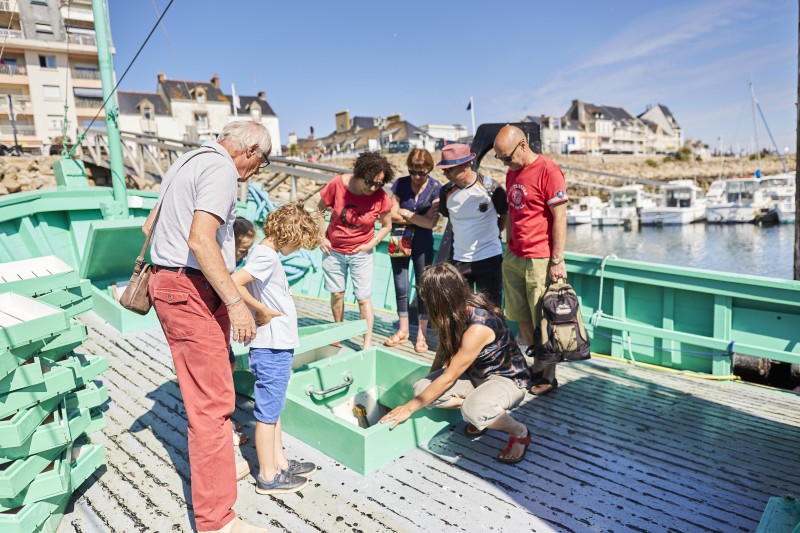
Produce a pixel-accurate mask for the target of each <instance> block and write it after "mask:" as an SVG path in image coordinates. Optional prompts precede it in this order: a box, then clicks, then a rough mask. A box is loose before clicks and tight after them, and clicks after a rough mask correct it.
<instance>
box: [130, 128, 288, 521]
mask: <svg viewBox="0 0 800 533" xmlns="http://www.w3.org/2000/svg"><path fill="white" fill-rule="evenodd" d="M271 150H272V141H271V139H270V135H269V132H268V131H267V129H266V128H264V126H262V125H261V124H259V123H257V122H250V121H240V122H232V123H230V124H228V125H227V126H225V128H224V129H223V130H222V133H221V134H220V135H219V138H218V140H217V142H210V143H207V144H205V145H203V146H202V147H200V148H198V149H197V150H193V151H191V152H188V153H186V154H184V155H183V156H181V157H180V158H179V159H178V160H177V161H176V162H175V163H174V164H173V165H172V166H171V167H170V169H169V170H168V171H167V174H166V176H165V177H164V180H163V182H162V183H161V192H160V194H159V199H158V202H159V206H160V210H159V206H157V207H156V208H155V209H153V211H152V212H151V214H150V216H149V217H148V219H147V222H146V223H145V227H144V231H145V233H151V232H152V245H151V250H150V257H151V258H152V261H153V265H154V267H153V275H152V276H151V278H150V284H149V286H148V292H149V295H150V300H151V301H152V302H153V307H154V308H155V310H156V314H157V315H158V319H159V321H160V322H161V327H162V328H163V330H164V334H165V335H166V337H167V342H168V343H169V347H170V351H171V352H172V359H173V361H174V363H175V373H176V375H177V376H178V385H179V387H180V389H181V395H182V396H183V403H184V406H185V408H186V417H187V419H188V429H189V463H190V467H191V473H192V477H191V484H192V503H193V507H194V516H195V525H196V527H197V530H198V531H225V532H228V531H233V532H257V531H266V530H265V529H261V528H256V527H254V526H251V525H249V524H246V523H245V522H243V521H242V520H240V519H239V518H238V517H237V516H236V513H235V512H234V511H233V509H232V507H233V504H234V503H235V502H236V496H237V492H236V489H237V487H236V484H237V479H241V478H243V477H245V476H246V475H247V474H248V472H249V469H248V466H247V463H246V462H242V463H240V464H239V465H237V464H236V461H235V456H234V451H233V439H232V431H231V422H230V416H231V413H233V409H234V401H235V395H234V390H233V378H232V376H231V371H230V363H229V360H228V345H229V342H230V340H229V336H230V335H231V331H232V332H233V337H234V340H238V341H240V342H247V341H249V340H250V339H252V338H253V337H254V335H255V332H256V325H255V323H254V321H253V317H252V315H251V313H250V311H249V310H248V308H247V306H246V305H245V303H244V302H243V301H242V298H241V296H240V295H239V291H238V290H237V288H236V285H234V283H233V281H232V280H231V276H230V275H231V273H232V272H233V271H234V268H235V266H236V250H235V246H234V235H233V222H234V220H235V219H236V196H237V190H238V185H239V182H245V181H247V180H248V179H249V178H250V177H251V176H252V175H254V174H255V173H256V172H257V171H258V170H259V168H264V167H266V165H268V164H269V159H268V156H269V154H270V151H271Z"/></svg>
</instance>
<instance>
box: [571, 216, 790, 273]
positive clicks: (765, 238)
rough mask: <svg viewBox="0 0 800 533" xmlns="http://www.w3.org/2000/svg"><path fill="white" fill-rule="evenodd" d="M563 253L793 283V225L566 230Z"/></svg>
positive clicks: (583, 226)
mask: <svg viewBox="0 0 800 533" xmlns="http://www.w3.org/2000/svg"><path fill="white" fill-rule="evenodd" d="M567 251H570V252H579V253H584V254H591V255H599V256H604V255H608V254H616V256H617V257H619V258H620V259H634V260H637V261H648V262H651V263H663V264H668V265H677V266H684V267H692V268H703V269H708V270H719V271H723V272H733V273H737V274H750V275H754V276H767V277H772V278H782V279H792V277H793V273H792V262H793V260H794V224H781V225H774V226H767V227H761V226H757V225H755V224H730V225H725V224H720V225H715V224H703V223H699V224H690V225H685V226H663V227H654V226H643V227H639V228H637V227H634V228H632V229H624V228H622V227H603V228H600V227H592V226H591V225H589V224H583V225H580V226H569V228H568V230H567Z"/></svg>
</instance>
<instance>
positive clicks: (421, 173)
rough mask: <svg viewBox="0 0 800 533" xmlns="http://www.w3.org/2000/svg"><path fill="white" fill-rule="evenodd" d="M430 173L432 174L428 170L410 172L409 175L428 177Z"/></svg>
mask: <svg viewBox="0 0 800 533" xmlns="http://www.w3.org/2000/svg"><path fill="white" fill-rule="evenodd" d="M428 172H430V171H428V170H409V171H408V173H409V174H410V175H411V176H427V175H428Z"/></svg>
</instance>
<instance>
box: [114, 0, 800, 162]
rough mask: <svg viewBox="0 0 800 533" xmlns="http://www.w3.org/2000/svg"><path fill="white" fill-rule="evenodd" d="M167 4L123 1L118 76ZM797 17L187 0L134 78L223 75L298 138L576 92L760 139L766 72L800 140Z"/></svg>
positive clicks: (437, 118)
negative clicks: (344, 116)
mask: <svg viewBox="0 0 800 533" xmlns="http://www.w3.org/2000/svg"><path fill="white" fill-rule="evenodd" d="M167 3H168V1H167V0H138V1H133V0H109V9H110V17H111V31H112V35H113V39H114V45H115V47H116V57H115V66H116V70H117V75H118V76H119V75H121V73H122V71H123V70H124V68H125V67H126V66H127V65H128V63H129V61H130V60H131V58H132V57H133V55H134V53H135V52H136V50H137V49H138V47H139V45H140V44H141V42H142V41H143V40H144V38H145V37H146V35H147V33H148V31H149V30H150V28H151V27H152V25H153V24H154V23H155V21H156V19H157V14H156V8H157V9H158V10H162V9H164V7H166V5H167ZM220 6H225V9H220ZM489 6H491V7H489ZM797 17H798V13H797V3H796V2H793V1H789V0H707V1H706V0H696V1H690V0H671V1H670V2H654V1H648V0H640V1H635V2H634V1H615V0H607V1H606V2H596V1H593V2H590V1H573V2H534V1H530V0H527V1H518V2H504V1H495V2H492V3H489V2H472V1H459V2H455V1H446V2H436V1H430V0H429V1H427V2H421V1H416V0H406V1H404V2H402V3H394V2H370V3H367V2H355V1H347V0H342V1H338V2H331V1H324V2H323V1H319V2H317V1H313V0H312V1H306V2H273V1H263V0H262V1H256V0H239V1H233V0H229V1H227V2H212V1H210V0H175V2H174V3H173V5H172V7H171V8H170V11H169V12H168V13H167V15H166V17H165V18H164V23H165V26H166V30H167V32H166V35H168V38H169V41H170V42H171V44H172V49H174V55H173V51H172V49H171V48H170V46H169V45H168V41H167V37H165V33H164V31H163V29H159V30H158V31H157V32H156V33H155V34H154V35H153V38H152V39H151V40H150V42H149V43H148V45H147V47H146V48H145V50H144V51H143V53H142V55H141V56H140V57H139V59H138V60H137V62H136V63H135V64H134V66H133V68H132V69H131V71H130V72H129V73H128V76H127V77H126V78H125V80H124V81H123V83H122V85H121V87H122V88H123V89H126V90H140V91H154V90H155V87H156V76H157V74H158V71H160V70H163V71H164V72H165V73H166V75H167V77H168V78H172V79H181V78H184V79H189V80H203V81H208V80H209V79H210V78H211V76H212V75H213V74H215V73H216V74H218V75H219V76H220V83H221V84H222V86H223V87H224V88H225V91H226V92H229V91H230V84H231V82H233V83H235V84H236V88H237V92H239V93H240V94H247V95H254V94H256V93H257V92H258V91H260V90H264V91H266V94H267V99H268V100H269V102H270V104H271V105H272V107H273V108H274V109H275V111H276V113H277V114H278V116H279V118H280V121H281V134H282V136H283V139H281V140H282V142H284V143H285V142H286V135H287V133H288V132H290V131H294V132H297V133H298V135H300V136H301V137H304V136H306V135H307V134H308V131H309V127H310V126H313V127H314V129H315V132H316V134H317V136H321V135H325V134H327V133H330V132H331V131H333V129H334V114H335V113H336V112H338V111H341V110H343V109H349V110H350V114H351V115H368V116H386V115H391V114H395V113H402V114H403V117H404V118H405V119H406V120H409V121H410V122H412V123H414V124H417V125H420V124H426V123H460V124H464V125H467V126H469V125H470V116H469V112H468V111H466V106H467V103H468V102H469V97H470V96H473V97H474V99H475V110H476V121H477V123H478V124H480V123H482V122H503V121H511V120H514V119H519V118H521V117H523V116H525V115H531V114H533V115H539V114H550V115H561V114H563V113H564V112H566V110H567V109H568V107H569V105H570V103H571V101H572V100H573V99H580V100H583V101H587V102H592V103H596V104H607V105H614V106H622V107H625V108H626V109H627V110H628V111H629V112H631V113H633V114H634V115H637V114H639V113H641V112H642V111H644V110H645V108H646V106H647V104H653V103H661V104H664V105H666V106H668V107H669V108H670V109H671V110H672V112H673V114H674V115H675V117H676V118H677V120H678V122H679V123H680V125H681V126H682V127H683V130H684V135H685V137H687V138H700V139H703V140H704V141H705V142H707V143H709V144H711V145H712V146H714V147H716V146H717V145H718V143H719V141H718V138H719V137H720V136H722V138H723V142H724V144H725V145H726V146H733V147H736V145H737V143H738V145H739V146H741V147H749V146H750V143H751V139H752V137H753V125H752V116H751V109H750V99H749V88H748V82H749V80H750V79H751V78H752V79H753V80H754V82H755V89H756V94H757V96H758V99H759V101H760V103H761V106H762V108H763V110H764V113H765V115H766V117H767V121H768V122H769V126H770V128H771V129H772V132H773V134H774V135H775V137H776V140H777V142H778V144H779V146H780V147H781V149H783V147H786V146H788V147H790V148H791V151H794V147H795V125H796V120H797V114H796V109H795V100H796V97H797V50H798V46H797V27H798V20H797ZM759 144H760V145H761V146H766V145H767V144H768V141H767V137H766V134H765V132H764V129H763V126H762V124H759Z"/></svg>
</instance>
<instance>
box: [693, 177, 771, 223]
mask: <svg viewBox="0 0 800 533" xmlns="http://www.w3.org/2000/svg"><path fill="white" fill-rule="evenodd" d="M715 183H717V182H715ZM722 183H723V184H724V186H725V193H724V194H723V195H722V197H721V198H720V199H719V200H718V201H716V202H713V203H709V204H708V206H707V207H706V220H707V221H708V222H710V223H712V224H733V223H746V222H753V221H755V219H756V217H757V216H758V215H759V213H760V211H761V205H760V200H759V199H756V191H757V190H758V188H759V183H758V180H757V179H756V178H754V177H749V178H729V179H726V180H722Z"/></svg>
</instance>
